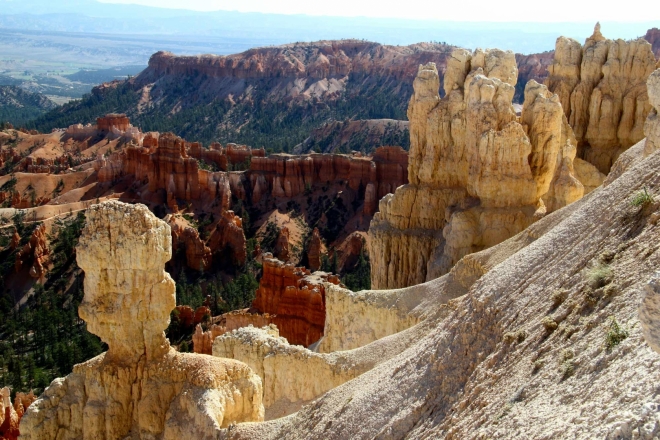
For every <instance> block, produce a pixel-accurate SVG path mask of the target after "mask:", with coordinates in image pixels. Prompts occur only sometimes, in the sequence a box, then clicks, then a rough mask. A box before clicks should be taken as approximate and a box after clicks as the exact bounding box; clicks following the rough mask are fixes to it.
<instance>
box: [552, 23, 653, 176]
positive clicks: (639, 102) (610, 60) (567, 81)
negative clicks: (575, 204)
mask: <svg viewBox="0 0 660 440" xmlns="http://www.w3.org/2000/svg"><path fill="white" fill-rule="evenodd" d="M656 63H657V61H656V58H655V56H654V54H653V50H652V46H651V44H650V43H649V42H648V41H646V40H645V39H643V38H639V39H637V40H633V41H624V40H608V39H606V38H605V37H603V35H602V34H601V32H600V25H599V24H597V25H596V27H595V28H594V33H593V35H592V36H591V37H589V38H587V40H586V41H585V43H584V46H582V45H580V43H578V42H577V41H575V40H573V39H570V38H566V37H559V38H558V39H557V44H556V49H555V58H554V60H553V62H552V65H550V66H549V67H548V72H549V76H548V78H547V80H546V85H547V86H548V88H549V89H550V91H552V92H553V93H556V94H557V95H558V96H559V100H560V102H561V104H562V107H563V109H564V113H565V114H566V117H567V118H568V121H569V124H570V125H571V127H573V130H574V131H575V137H576V140H577V143H578V153H577V154H578V157H580V158H582V159H584V160H586V161H587V162H590V163H591V164H593V165H595V166H596V167H597V168H598V170H599V171H601V172H602V173H604V174H607V173H608V172H609V170H610V168H611V167H612V164H613V163H614V161H615V160H616V159H617V157H619V155H620V154H621V153H622V152H624V151H625V150H626V149H628V148H629V147H631V146H632V145H634V144H636V143H637V142H639V141H640V140H642V138H644V121H645V120H646V116H647V115H648V113H649V111H650V110H651V105H650V103H649V100H648V95H647V93H646V80H647V78H648V77H649V75H650V74H651V72H653V70H654V69H655V68H656Z"/></svg>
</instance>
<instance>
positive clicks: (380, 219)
mask: <svg viewBox="0 0 660 440" xmlns="http://www.w3.org/2000/svg"><path fill="white" fill-rule="evenodd" d="M517 74H518V72H517V69H516V62H515V57H514V55H513V53H511V52H503V51H500V50H489V51H482V50H477V51H475V52H474V53H470V52H469V51H467V50H464V49H457V50H455V51H454V53H453V54H452V58H451V59H450V60H449V62H448V64H447V71H446V72H445V77H444V90H445V97H444V98H442V99H440V96H439V94H438V88H439V86H440V77H439V75H438V71H437V69H436V66H435V65H434V64H427V65H424V66H420V68H419V72H418V74H417V78H416V79H415V82H414V85H413V86H414V94H413V96H412V98H411V100H410V106H409V107H408V119H409V120H410V157H409V161H408V176H409V181H410V183H409V184H408V185H404V186H402V187H400V188H398V189H397V190H396V192H395V193H394V194H393V195H388V196H386V197H385V198H383V199H382V200H381V201H380V212H378V213H376V215H375V216H374V219H373V221H372V222H371V226H370V228H369V235H370V237H371V241H370V256H371V285H372V287H373V288H375V289H386V288H397V287H405V286H411V285H414V284H419V283H423V282H424V281H426V280H430V279H433V278H436V277H438V276H440V275H442V274H445V273H447V272H448V271H449V270H450V269H451V267H452V266H453V265H454V264H456V262H457V261H458V260H459V259H460V258H461V257H463V256H464V255H467V254H469V253H472V252H476V251H479V250H481V249H484V248H488V247H490V246H493V245H495V244H497V243H500V242H502V241H504V240H506V239H507V238H509V237H511V236H513V235H515V234H516V233H518V232H520V231H522V230H523V229H525V228H526V227H527V226H529V225H530V224H531V223H532V222H534V221H535V220H537V219H538V218H540V217H542V216H543V215H545V214H546V213H547V212H549V211H552V210H556V209H559V208H561V207H562V206H565V205H567V204H568V203H571V202H573V201H575V200H577V199H579V198H581V197H582V195H583V193H584V186H583V185H582V183H580V182H579V181H578V180H577V178H576V177H575V173H574V169H573V158H574V157H575V151H576V145H575V139H574V136H573V133H572V130H571V128H570V127H569V126H568V124H567V121H566V118H565V117H564V116H563V113H562V109H561V104H560V103H559V100H558V99H557V97H556V96H553V95H552V94H550V93H549V92H548V90H547V88H546V87H545V86H543V85H540V84H538V83H536V82H535V81H530V82H529V83H528V84H527V86H526V88H525V103H524V105H523V113H522V117H521V122H518V120H517V117H516V113H515V111H514V109H513V106H512V104H511V102H512V99H513V94H514V87H515V84H516V81H517Z"/></svg>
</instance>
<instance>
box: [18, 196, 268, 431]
mask: <svg viewBox="0 0 660 440" xmlns="http://www.w3.org/2000/svg"><path fill="white" fill-rule="evenodd" d="M171 240H172V238H171V232H170V228H169V226H168V225H167V224H166V223H165V222H163V221H161V220H159V219H157V218H156V217H155V216H154V215H153V214H152V213H151V212H150V211H149V210H148V209H147V208H146V207H145V206H144V205H128V204H124V203H121V202H116V201H111V202H105V203H103V204H100V205H94V206H92V207H91V208H90V209H89V210H88V213H87V223H86V226H85V229H84V230H83V233H82V236H81V238H80V241H79V244H78V247H77V252H76V258H77V261H78V265H79V266H80V267H81V268H82V269H83V270H84V271H85V282H84V284H85V285H84V288H85V296H84V298H83V301H82V303H81V304H80V307H79V314H80V316H81V318H82V319H84V320H85V321H86V322H87V326H88V327H87V328H88V329H89V330H90V331H91V332H93V333H95V334H97V335H98V336H99V337H100V338H101V339H102V340H103V341H104V342H105V343H107V344H108V351H107V352H105V353H103V354H101V355H99V356H97V357H95V358H93V359H91V360H89V361H87V362H85V363H83V364H78V365H75V366H74V369H73V372H72V373H71V374H70V375H68V376H67V377H66V378H60V379H56V380H54V381H53V382H52V383H51V385H50V386H49V387H48V388H47V389H46V390H45V391H44V393H43V394H42V395H41V396H40V397H39V399H37V401H36V402H34V403H33V404H32V405H30V407H29V408H28V411H27V413H26V414H25V416H24V418H23V420H22V422H21V426H20V428H21V438H25V439H28V440H29V439H35V440H36V439H39V440H47V439H62V438H67V439H69V438H71V439H73V438H126V437H128V438H140V439H147V438H162V439H179V438H200V439H209V440H210V439H215V438H217V435H218V434H219V430H220V428H222V427H226V426H229V425H230V424H233V423H236V422H243V421H260V420H263V411H264V410H263V405H262V403H261V401H262V385H261V379H260V378H259V377H258V376H257V375H255V374H254V373H253V372H252V370H250V368H249V367H248V366H247V365H245V364H243V363H240V362H236V361H233V360H228V359H217V358H212V357H209V356H201V355H196V354H183V353H178V352H176V351H175V350H174V349H172V348H171V347H170V344H169V341H168V340H167V339H166V338H165V333H164V330H165V328H167V326H168V323H169V317H170V312H171V310H172V309H174V306H175V286H174V281H173V280H172V279H171V278H170V276H169V275H168V274H167V272H165V270H164V269H163V267H164V264H165V262H167V261H168V260H169V259H170V258H171V256H172V253H171V252H172V250H171Z"/></svg>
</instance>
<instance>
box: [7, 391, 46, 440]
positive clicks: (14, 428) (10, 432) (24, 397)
mask: <svg viewBox="0 0 660 440" xmlns="http://www.w3.org/2000/svg"><path fill="white" fill-rule="evenodd" d="M35 400H37V396H35V395H34V393H33V392H32V391H30V392H29V393H28V394H24V393H16V398H15V399H14V405H13V406H12V405H11V400H10V391H9V388H6V387H5V388H2V389H1V390H0V440H17V438H18V437H19V436H20V431H19V424H20V422H21V418H22V417H23V414H25V411H26V410H27V409H28V407H29V406H30V405H31V404H32V403H33V402H34V401H35Z"/></svg>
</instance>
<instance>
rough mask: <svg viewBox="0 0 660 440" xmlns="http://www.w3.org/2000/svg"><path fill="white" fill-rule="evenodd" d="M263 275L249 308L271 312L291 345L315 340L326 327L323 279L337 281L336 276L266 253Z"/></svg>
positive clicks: (306, 344) (324, 280) (331, 281)
mask: <svg viewBox="0 0 660 440" xmlns="http://www.w3.org/2000/svg"><path fill="white" fill-rule="evenodd" d="M263 261H264V262H263V276H262V278H261V282H260V283H259V289H258V290H257V295H256V298H255V300H254V302H253V303H252V308H253V309H254V310H256V311H258V312H259V313H268V314H270V315H274V316H273V318H272V322H273V323H274V324H275V325H277V328H278V329H279V330H280V335H281V336H283V337H285V338H286V339H287V340H288V341H289V342H290V343H291V344H296V345H304V346H308V345H310V344H313V343H314V342H316V341H318V340H319V339H320V338H321V336H322V335H323V327H324V326H325V288H324V287H323V283H324V282H330V283H333V284H339V278H338V277H337V276H335V275H332V274H326V273H324V272H315V273H313V274H312V273H310V271H309V270H308V269H305V268H303V267H294V266H293V265H292V264H285V263H283V262H281V261H279V260H277V259H274V258H272V255H270V254H265V255H264V259H263Z"/></svg>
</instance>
